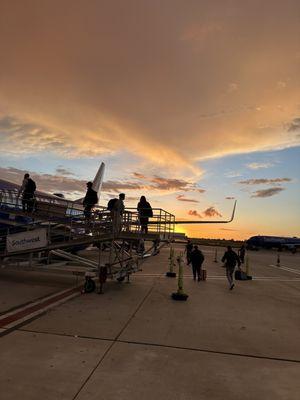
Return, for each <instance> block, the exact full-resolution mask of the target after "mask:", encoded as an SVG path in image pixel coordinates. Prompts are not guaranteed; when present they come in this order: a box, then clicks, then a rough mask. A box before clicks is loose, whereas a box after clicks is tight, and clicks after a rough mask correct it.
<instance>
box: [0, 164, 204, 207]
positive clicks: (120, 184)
mask: <svg viewBox="0 0 300 400" xmlns="http://www.w3.org/2000/svg"><path fill="white" fill-rule="evenodd" d="M56 171H57V172H59V171H60V174H56V175H51V174H39V173H34V172H30V171H26V170H21V169H18V168H12V167H8V168H0V176H1V177H2V178H3V179H6V180H9V181H13V182H15V183H20V182H22V179H23V176H24V174H25V173H26V172H29V173H31V175H32V177H33V178H34V179H35V180H36V183H37V186H38V188H39V190H41V191H46V192H50V193H53V192H63V193H66V192H76V193H79V192H80V193H84V192H85V190H86V180H82V179H77V178H75V177H72V173H71V172H70V171H68V170H66V169H64V168H61V167H60V168H57V170H56ZM193 187H194V186H193V184H191V183H190V182H188V181H185V180H180V179H167V178H161V177H158V176H155V177H152V178H147V181H146V182H145V183H140V182H138V181H133V180H132V181H130V180H122V181H119V180H108V181H105V182H103V186H102V189H103V191H104V192H107V193H114V194H115V193H119V192H124V191H127V190H129V191H130V190H133V191H153V190H156V191H165V192H170V191H171V192H172V191H177V190H182V191H188V190H193V189H192V188H193ZM182 201H184V200H182ZM194 202H197V200H195V201H194Z"/></svg>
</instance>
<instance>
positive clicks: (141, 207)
mask: <svg viewBox="0 0 300 400" xmlns="http://www.w3.org/2000/svg"><path fill="white" fill-rule="evenodd" d="M137 210H138V213H139V220H140V224H141V231H142V233H148V223H149V218H151V217H153V211H152V207H151V205H150V203H148V201H147V200H146V197H145V196H141V198H140V201H139V203H138V205H137Z"/></svg>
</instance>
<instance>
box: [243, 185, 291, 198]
mask: <svg viewBox="0 0 300 400" xmlns="http://www.w3.org/2000/svg"><path fill="white" fill-rule="evenodd" d="M283 190H285V189H284V188H283V187H273V188H269V189H263V190H257V191H256V192H254V193H253V194H252V196H251V197H262V198H264V197H271V196H275V194H278V193H280V192H282V191H283Z"/></svg>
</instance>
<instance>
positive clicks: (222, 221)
mask: <svg viewBox="0 0 300 400" xmlns="http://www.w3.org/2000/svg"><path fill="white" fill-rule="evenodd" d="M236 203H237V200H235V202H234V206H233V210H232V215H231V218H230V219H228V220H225V221H224V220H221V221H220V220H216V221H211V220H205V221H174V224H176V225H179V224H180V225H184V224H228V223H229V222H232V221H233V219H234V216H235V209H236Z"/></svg>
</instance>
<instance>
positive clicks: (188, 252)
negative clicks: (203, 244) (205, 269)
mask: <svg viewBox="0 0 300 400" xmlns="http://www.w3.org/2000/svg"><path fill="white" fill-rule="evenodd" d="M192 251H193V243H192V242H191V241H190V240H188V241H187V244H186V246H185V250H184V252H185V253H186V263H187V265H189V264H190V262H191V252H192Z"/></svg>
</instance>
